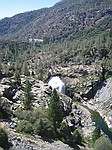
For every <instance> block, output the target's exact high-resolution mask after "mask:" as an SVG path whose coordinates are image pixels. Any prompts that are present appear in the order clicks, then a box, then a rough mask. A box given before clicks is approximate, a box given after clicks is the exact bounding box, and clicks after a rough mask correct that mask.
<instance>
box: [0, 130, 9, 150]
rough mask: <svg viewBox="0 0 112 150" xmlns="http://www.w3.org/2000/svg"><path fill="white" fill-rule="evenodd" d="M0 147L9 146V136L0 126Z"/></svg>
mask: <svg viewBox="0 0 112 150" xmlns="http://www.w3.org/2000/svg"><path fill="white" fill-rule="evenodd" d="M0 147H2V148H7V147H8V136H7V133H6V132H5V131H4V129H2V128H0Z"/></svg>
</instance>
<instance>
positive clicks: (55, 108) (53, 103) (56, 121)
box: [48, 89, 63, 132]
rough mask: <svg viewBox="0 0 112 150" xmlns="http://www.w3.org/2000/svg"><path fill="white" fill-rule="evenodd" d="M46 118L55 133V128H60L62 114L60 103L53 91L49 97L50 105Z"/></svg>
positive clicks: (55, 92)
mask: <svg viewBox="0 0 112 150" xmlns="http://www.w3.org/2000/svg"><path fill="white" fill-rule="evenodd" d="M48 117H49V120H50V121H51V122H52V125H53V127H54V131H55V132H56V131H57V127H59V126H60V123H61V122H62V120H63V113H62V109H61V102H60V99H59V96H58V94H57V91H56V90H55V89H54V90H53V92H52V95H51V99H50V104H49V107H48Z"/></svg>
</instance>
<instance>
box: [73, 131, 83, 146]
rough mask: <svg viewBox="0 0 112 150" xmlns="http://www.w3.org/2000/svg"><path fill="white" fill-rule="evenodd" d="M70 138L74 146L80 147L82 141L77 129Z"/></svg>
mask: <svg viewBox="0 0 112 150" xmlns="http://www.w3.org/2000/svg"><path fill="white" fill-rule="evenodd" d="M72 138H73V143H74V144H79V145H82V141H83V139H82V136H81V134H80V133H79V131H78V130H77V129H76V130H75V131H74V132H73V135H72Z"/></svg>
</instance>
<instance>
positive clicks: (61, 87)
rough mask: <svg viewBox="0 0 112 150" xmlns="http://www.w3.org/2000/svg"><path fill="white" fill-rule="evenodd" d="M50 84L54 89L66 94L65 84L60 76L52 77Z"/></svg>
mask: <svg viewBox="0 0 112 150" xmlns="http://www.w3.org/2000/svg"><path fill="white" fill-rule="evenodd" d="M48 85H49V86H51V88H52V89H56V90H57V91H58V92H60V93H63V94H65V84H64V83H63V82H62V80H61V79H60V78H59V77H57V76H56V77H52V79H50V80H49V82H48Z"/></svg>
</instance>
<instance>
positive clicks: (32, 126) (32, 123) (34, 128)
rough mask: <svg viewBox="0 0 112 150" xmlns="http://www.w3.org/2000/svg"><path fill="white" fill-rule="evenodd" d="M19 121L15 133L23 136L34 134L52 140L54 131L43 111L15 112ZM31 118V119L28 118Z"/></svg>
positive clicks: (20, 110)
mask: <svg viewBox="0 0 112 150" xmlns="http://www.w3.org/2000/svg"><path fill="white" fill-rule="evenodd" d="M16 115H17V117H18V119H19V120H20V122H19V124H18V126H17V127H16V131H18V132H22V133H25V134H36V135H40V136H42V137H48V138H53V137H54V130H53V126H52V125H51V122H50V121H49V120H48V117H47V115H46V112H45V111H44V110H43V109H40V108H38V109H35V110H22V109H19V110H18V111H17V112H16ZM29 116H32V117H29Z"/></svg>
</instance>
